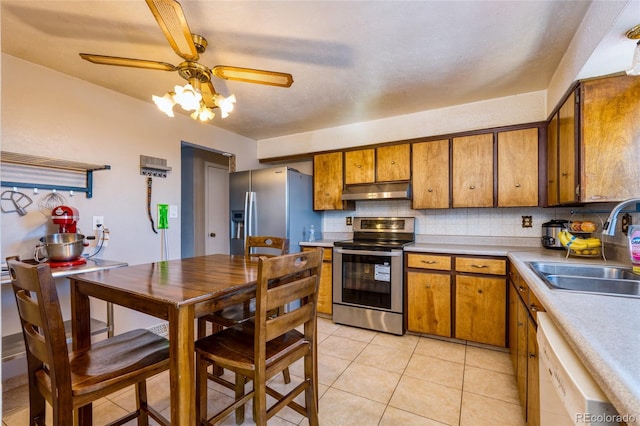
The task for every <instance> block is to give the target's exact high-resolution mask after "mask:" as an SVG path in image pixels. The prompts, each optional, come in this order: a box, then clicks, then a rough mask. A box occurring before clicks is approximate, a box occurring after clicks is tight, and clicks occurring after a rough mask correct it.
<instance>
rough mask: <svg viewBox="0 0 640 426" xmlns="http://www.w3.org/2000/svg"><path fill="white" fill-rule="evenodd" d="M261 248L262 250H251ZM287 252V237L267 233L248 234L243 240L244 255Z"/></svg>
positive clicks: (266, 254)
mask: <svg viewBox="0 0 640 426" xmlns="http://www.w3.org/2000/svg"><path fill="white" fill-rule="evenodd" d="M253 249H263V250H253ZM287 253H289V239H288V238H280V237H272V236H268V235H256V236H248V237H247V240H246V241H245V246H244V255H245V256H251V255H254V256H265V257H274V256H281V255H283V254H287Z"/></svg>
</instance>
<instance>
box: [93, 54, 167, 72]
mask: <svg viewBox="0 0 640 426" xmlns="http://www.w3.org/2000/svg"><path fill="white" fill-rule="evenodd" d="M80 57H81V58H82V59H85V60H87V61H89V62H93V63H94V64H101V65H117V66H121V67H133V68H145V69H152V70H160V71H175V70H177V68H176V67H175V66H173V65H171V64H168V63H166V62H157V61H147V60H145V59H131V58H120V57H118V56H103V55H92V54H89V53H81V54H80Z"/></svg>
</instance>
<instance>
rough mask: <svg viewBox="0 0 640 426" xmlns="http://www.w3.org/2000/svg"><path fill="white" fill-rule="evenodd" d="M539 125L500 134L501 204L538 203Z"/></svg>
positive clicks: (499, 177)
mask: <svg viewBox="0 0 640 426" xmlns="http://www.w3.org/2000/svg"><path fill="white" fill-rule="evenodd" d="M538 192H539V191H538V128H537V127H532V128H529V129H521V130H510V131H506V132H499V133H498V207H527V206H537V205H538Z"/></svg>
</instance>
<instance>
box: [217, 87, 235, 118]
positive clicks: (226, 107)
mask: <svg viewBox="0 0 640 426" xmlns="http://www.w3.org/2000/svg"><path fill="white" fill-rule="evenodd" d="M213 98H214V100H213V101H214V103H215V104H216V105H217V106H218V108H220V116H221V117H222V118H227V117H228V116H229V113H230V112H231V111H233V107H234V104H235V103H236V95H233V94H232V95H230V96H227V97H226V98H225V97H224V96H222V95H221V94H219V93H216V94H215V95H214V97H213Z"/></svg>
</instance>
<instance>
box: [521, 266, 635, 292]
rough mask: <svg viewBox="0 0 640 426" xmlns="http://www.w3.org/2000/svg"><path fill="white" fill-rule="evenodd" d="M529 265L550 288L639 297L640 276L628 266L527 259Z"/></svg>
mask: <svg viewBox="0 0 640 426" xmlns="http://www.w3.org/2000/svg"><path fill="white" fill-rule="evenodd" d="M529 267H530V268H531V269H532V270H533V271H534V272H535V273H536V274H537V275H538V276H539V277H540V278H542V280H543V281H544V282H545V284H547V286H548V287H549V288H551V289H553V290H567V291H576V292H582V293H594V294H604V295H609V296H624V297H640V275H636V274H634V273H633V272H631V268H625V267H618V266H604V265H581V264H567V263H554V262H529Z"/></svg>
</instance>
